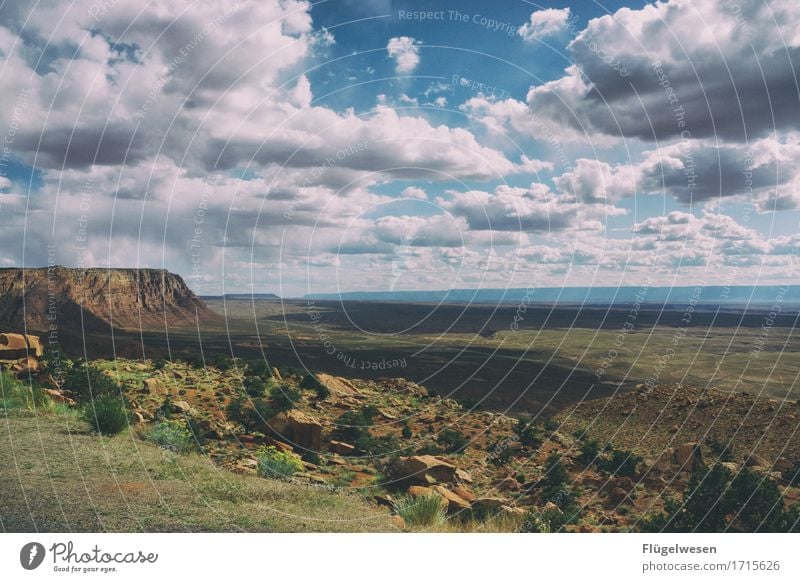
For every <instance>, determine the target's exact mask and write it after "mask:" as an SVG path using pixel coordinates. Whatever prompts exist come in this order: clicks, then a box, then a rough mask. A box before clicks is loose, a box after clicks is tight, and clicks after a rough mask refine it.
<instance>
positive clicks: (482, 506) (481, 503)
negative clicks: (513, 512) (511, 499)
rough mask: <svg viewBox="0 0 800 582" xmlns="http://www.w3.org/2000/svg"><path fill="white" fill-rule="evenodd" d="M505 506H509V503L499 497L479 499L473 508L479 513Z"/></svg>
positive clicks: (475, 501)
mask: <svg viewBox="0 0 800 582" xmlns="http://www.w3.org/2000/svg"><path fill="white" fill-rule="evenodd" d="M504 505H508V501H507V500H506V499H500V498H499V497H478V498H477V499H475V500H474V501H473V502H472V508H473V509H477V510H479V511H491V510H494V509H500V508H501V507H503V506H504Z"/></svg>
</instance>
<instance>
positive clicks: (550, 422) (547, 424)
mask: <svg viewBox="0 0 800 582" xmlns="http://www.w3.org/2000/svg"><path fill="white" fill-rule="evenodd" d="M560 426H561V423H560V422H558V421H557V420H556V419H555V418H548V419H547V420H545V421H544V430H546V431H547V432H556V431H557V430H558V429H559V427H560Z"/></svg>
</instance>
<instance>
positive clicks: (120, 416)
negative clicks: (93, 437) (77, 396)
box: [83, 394, 128, 436]
mask: <svg viewBox="0 0 800 582" xmlns="http://www.w3.org/2000/svg"><path fill="white" fill-rule="evenodd" d="M83 417H84V419H85V420H86V422H88V423H89V426H91V428H92V430H94V431H95V432H98V433H100V434H103V435H109V436H111V435H115V434H117V433H119V432H122V431H123V430H124V429H125V428H127V427H128V411H127V409H126V408H125V402H124V401H123V400H122V398H121V397H119V396H115V395H113V394H101V395H100V396H98V397H96V398H95V399H94V400H92V401H90V402H87V403H86V404H84V406H83Z"/></svg>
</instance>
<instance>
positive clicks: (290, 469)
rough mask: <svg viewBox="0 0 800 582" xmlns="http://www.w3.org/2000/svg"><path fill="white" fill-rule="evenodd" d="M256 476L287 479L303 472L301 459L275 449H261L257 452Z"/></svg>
mask: <svg viewBox="0 0 800 582" xmlns="http://www.w3.org/2000/svg"><path fill="white" fill-rule="evenodd" d="M257 458H258V474H259V475H261V476H262V477H270V478H273V479H287V478H289V477H291V476H292V475H294V474H295V473H297V472H299V471H302V470H303V461H302V459H301V458H300V457H299V456H297V455H296V454H294V453H290V452H288V451H283V450H280V449H278V448H276V447H272V446H270V447H263V448H261V449H260V450H259V451H258V457H257Z"/></svg>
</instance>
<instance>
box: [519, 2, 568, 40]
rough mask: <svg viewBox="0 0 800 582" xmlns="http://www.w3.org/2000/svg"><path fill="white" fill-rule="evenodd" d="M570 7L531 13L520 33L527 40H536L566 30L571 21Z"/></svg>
mask: <svg viewBox="0 0 800 582" xmlns="http://www.w3.org/2000/svg"><path fill="white" fill-rule="evenodd" d="M569 17H570V10H569V8H560V9H559V8H546V9H544V10H537V11H536V12H534V13H533V14H531V17H530V20H529V21H528V22H526V23H525V24H523V25H522V26H520V28H519V30H518V34H519V35H520V36H521V37H522V38H523V39H524V40H525V41H526V42H536V41H540V40H543V39H545V38H548V37H552V36H557V35H559V34H561V33H562V32H564V30H565V29H566V27H567V22H568V21H569Z"/></svg>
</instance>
